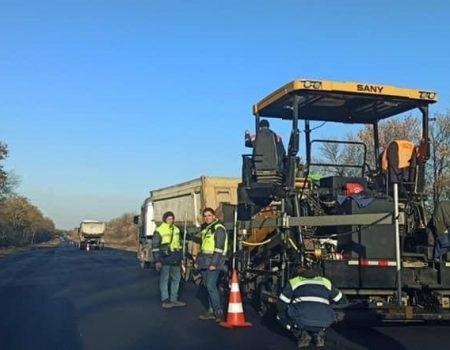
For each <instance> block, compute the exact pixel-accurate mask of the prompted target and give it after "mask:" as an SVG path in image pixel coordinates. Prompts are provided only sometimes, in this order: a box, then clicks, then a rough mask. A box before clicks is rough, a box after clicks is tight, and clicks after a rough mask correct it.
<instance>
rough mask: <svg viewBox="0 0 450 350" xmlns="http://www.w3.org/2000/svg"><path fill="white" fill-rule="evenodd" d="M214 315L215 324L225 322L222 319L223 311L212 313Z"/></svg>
mask: <svg viewBox="0 0 450 350" xmlns="http://www.w3.org/2000/svg"><path fill="white" fill-rule="evenodd" d="M214 315H215V316H216V322H217V323H220V322H223V321H225V318H224V317H223V311H222V310H216V311H215V312H214Z"/></svg>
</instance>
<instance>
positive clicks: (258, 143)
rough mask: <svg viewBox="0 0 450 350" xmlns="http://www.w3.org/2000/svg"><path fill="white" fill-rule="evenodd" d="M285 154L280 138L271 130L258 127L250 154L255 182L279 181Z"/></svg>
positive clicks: (282, 172)
mask: <svg viewBox="0 0 450 350" xmlns="http://www.w3.org/2000/svg"><path fill="white" fill-rule="evenodd" d="M285 154H286V151H285V149H284V146H283V143H282V142H281V139H279V137H278V136H277V135H276V134H275V133H274V132H273V131H272V130H270V129H268V128H261V129H259V130H258V133H257V135H256V140H255V144H254V147H253V154H252V158H253V169H254V175H255V177H256V182H259V183H281V182H282V179H283V176H284V158H285Z"/></svg>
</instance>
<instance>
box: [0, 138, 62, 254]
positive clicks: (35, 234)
mask: <svg viewBox="0 0 450 350" xmlns="http://www.w3.org/2000/svg"><path fill="white" fill-rule="evenodd" d="M7 156H8V147H7V145H6V144H5V143H2V142H0V247H8V246H26V245H32V244H34V243H39V242H43V241H48V240H50V239H52V238H54V237H55V235H56V229H55V224H54V223H53V221H52V220H51V219H49V218H47V217H45V216H44V215H43V214H42V212H41V211H40V210H39V208H38V207H36V206H34V205H32V204H31V203H30V201H29V200H28V199H27V198H26V197H24V196H20V195H18V194H16V193H15V188H16V187H17V184H18V180H17V177H16V176H15V175H14V174H13V173H11V172H8V171H6V170H5V169H4V166H3V164H2V162H1V161H3V160H4V159H5V158H6V157H7Z"/></svg>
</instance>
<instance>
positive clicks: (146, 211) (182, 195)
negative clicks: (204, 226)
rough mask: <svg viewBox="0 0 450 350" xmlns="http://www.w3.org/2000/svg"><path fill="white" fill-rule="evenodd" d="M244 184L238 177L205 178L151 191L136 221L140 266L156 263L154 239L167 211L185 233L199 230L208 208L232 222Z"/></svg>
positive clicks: (189, 248) (144, 266)
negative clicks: (239, 187)
mask: <svg viewBox="0 0 450 350" xmlns="http://www.w3.org/2000/svg"><path fill="white" fill-rule="evenodd" d="M240 181H241V180H240V179H238V178H227V177H208V176H201V177H199V178H197V179H194V180H191V181H187V182H183V183H179V184H176V185H173V186H169V187H165V188H160V189H155V190H152V191H150V196H149V197H148V198H147V199H146V200H145V201H144V203H143V204H142V206H141V210H140V215H137V216H135V218H134V222H135V224H136V225H138V232H139V233H138V236H139V238H138V251H137V258H138V261H139V264H140V266H141V267H142V268H146V267H148V266H150V263H151V262H152V254H151V239H152V236H153V232H154V231H155V229H156V227H157V225H159V224H160V223H161V219H162V216H163V214H164V213H165V212H166V211H171V212H173V213H174V214H175V224H176V225H177V226H178V227H179V228H180V230H181V231H182V232H183V233H187V232H195V231H196V230H197V231H198V229H199V227H200V225H201V223H202V210H203V209H204V208H206V207H210V208H213V209H214V210H216V212H217V215H218V217H219V218H221V219H226V220H227V221H229V220H232V216H233V215H234V214H233V213H234V207H235V206H236V204H237V187H238V184H239V182H240ZM184 249H185V250H186V249H188V250H191V246H189V247H184ZM194 249H195V247H194Z"/></svg>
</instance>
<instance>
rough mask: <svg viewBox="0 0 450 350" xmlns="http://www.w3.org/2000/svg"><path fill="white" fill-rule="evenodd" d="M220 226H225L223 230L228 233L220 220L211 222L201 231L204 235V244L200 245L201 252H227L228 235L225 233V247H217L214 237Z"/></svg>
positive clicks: (224, 253) (223, 253)
mask: <svg viewBox="0 0 450 350" xmlns="http://www.w3.org/2000/svg"><path fill="white" fill-rule="evenodd" d="M218 228H223V230H224V231H225V233H226V229H225V226H223V225H222V224H221V223H220V221H215V222H213V223H211V224H210V225H208V226H206V227H205V228H204V229H203V230H202V231H201V236H202V245H201V247H200V252H201V253H203V254H214V253H220V254H222V255H224V256H225V255H226V254H227V248H228V235H227V234H225V244H224V247H223V249H222V248H216V242H215V239H214V236H215V232H216V230H217V229H218Z"/></svg>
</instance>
